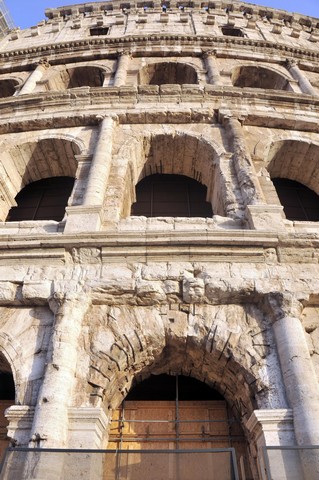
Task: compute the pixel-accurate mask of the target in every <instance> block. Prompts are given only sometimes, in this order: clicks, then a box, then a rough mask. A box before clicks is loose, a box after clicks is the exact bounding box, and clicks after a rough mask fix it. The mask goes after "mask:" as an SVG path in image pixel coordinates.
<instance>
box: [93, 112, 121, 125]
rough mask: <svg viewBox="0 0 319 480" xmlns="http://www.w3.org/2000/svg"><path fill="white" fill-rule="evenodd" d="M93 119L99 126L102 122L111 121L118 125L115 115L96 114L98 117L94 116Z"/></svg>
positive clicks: (117, 118)
mask: <svg viewBox="0 0 319 480" xmlns="http://www.w3.org/2000/svg"><path fill="white" fill-rule="evenodd" d="M95 118H96V119H97V121H98V123H99V124H101V123H102V122H103V121H104V120H113V122H115V123H118V121H119V117H118V115H116V114H111V115H108V114H104V115H103V114H98V115H96V117H95Z"/></svg>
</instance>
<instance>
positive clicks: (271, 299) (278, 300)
mask: <svg viewBox="0 0 319 480" xmlns="http://www.w3.org/2000/svg"><path fill="white" fill-rule="evenodd" d="M268 304H269V307H270V312H271V314H272V316H273V321H274V323H273V329H274V335H275V340H276V345H277V350H278V356H279V361H280V365H281V370H282V375H283V379H284V384H285V389H286V394H287V398H288V403H289V405H290V407H291V409H292V411H293V417H294V429H295V436H296V440H297V444H298V445H299V446H303V445H319V384H318V380H317V376H316V372H315V370H314V366H313V363H312V360H311V357H310V353H309V349H308V345H307V342H306V338H305V332H304V329H303V326H302V324H301V321H300V315H301V309H302V306H301V304H300V303H299V302H297V301H295V300H294V299H293V298H292V297H291V296H290V295H289V294H286V295H285V294H282V293H278V294H270V295H269V296H268ZM302 465H303V470H304V474H305V478H307V480H315V479H317V478H319V455H318V453H309V454H305V455H302Z"/></svg>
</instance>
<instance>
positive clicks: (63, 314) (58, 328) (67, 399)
mask: <svg viewBox="0 0 319 480" xmlns="http://www.w3.org/2000/svg"><path fill="white" fill-rule="evenodd" d="M89 304H90V297H89V295H88V294H86V293H85V292H79V293H70V294H68V293H62V294H60V293H55V294H54V296H53V297H52V298H51V300H50V307H51V309H52V310H53V312H54V314H55V318H54V324H53V328H52V336H51V341H50V347H49V350H48V353H47V364H46V369H45V373H44V379H43V383H42V386H41V389H40V392H39V396H38V401H37V405H36V410H35V415H34V421H33V425H32V430H31V435H32V437H31V446H35V447H45V448H65V447H67V443H68V425H69V419H68V408H69V406H70V405H71V402H72V396H73V392H74V388H75V378H76V375H75V374H76V366H77V357H78V342H79V337H80V333H81V328H82V322H83V319H84V316H85V314H86V312H87V310H88V307H89Z"/></svg>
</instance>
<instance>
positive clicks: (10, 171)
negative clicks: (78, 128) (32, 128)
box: [0, 138, 82, 221]
mask: <svg viewBox="0 0 319 480" xmlns="http://www.w3.org/2000/svg"><path fill="white" fill-rule="evenodd" d="M79 153H80V147H79V145H78V144H77V143H76V142H75V141H70V140H68V139H65V138H44V139H40V140H38V141H37V140H35V141H31V142H26V143H21V144H16V145H15V146H14V147H12V148H10V149H5V150H4V151H3V153H2V155H1V169H2V170H1V172H2V178H3V182H2V187H1V189H0V190H1V195H0V220H1V221H6V219H7V220H9V221H13V218H14V217H13V212H14V211H15V209H14V208H12V207H15V206H16V203H17V202H18V203H19V206H22V203H21V202H20V196H21V197H22V200H23V203H24V205H25V207H26V208H27V207H29V206H31V205H29V204H28V202H29V200H25V198H24V193H25V192H28V191H29V190H30V189H32V188H35V187H36V188H35V189H36V190H38V186H39V188H40V187H42V186H43V185H41V184H37V183H36V182H38V181H40V180H45V179H51V180H50V181H49V184H48V185H50V182H51V187H50V189H51V193H52V191H53V190H54V182H56V184H57V187H56V188H57V189H58V191H59V194H60V195H61V204H62V203H63V206H64V207H65V205H66V203H67V199H68V198H69V196H70V189H69V187H68V185H71V183H72V185H73V182H74V178H75V177H76V171H77V160H76V155H78V154H79ZM63 177H71V179H69V180H63ZM54 178H56V179H57V180H54ZM52 182H53V183H52ZM61 182H62V183H61ZM32 184H34V185H33V186H32ZM24 188H27V189H26V190H25V191H24ZM52 189H53V190H52ZM19 192H20V193H19ZM22 192H23V193H22ZM20 194H21V195H20ZM80 195H82V191H81V192H80V190H77V189H76V187H75V189H74V190H73V192H72V197H71V200H70V201H71V204H72V205H74V204H79V203H81V197H80ZM37 200H39V197H38V198H37ZM56 202H57V203H58V199H57V198H56ZM33 206H34V205H33ZM33 206H32V207H33ZM10 209H12V211H11V212H10V214H9V211H10ZM63 215H64V211H63ZM63 215H62V217H63ZM27 216H28V217H29V218H28V220H30V219H31V218H32V217H33V214H32V215H31V216H29V215H27ZM59 216H60V214H59ZM16 218H18V217H16ZM19 219H20V220H22V218H21V217H20V218H19ZM23 219H26V218H25V216H24V215H23ZM60 219H61V218H60Z"/></svg>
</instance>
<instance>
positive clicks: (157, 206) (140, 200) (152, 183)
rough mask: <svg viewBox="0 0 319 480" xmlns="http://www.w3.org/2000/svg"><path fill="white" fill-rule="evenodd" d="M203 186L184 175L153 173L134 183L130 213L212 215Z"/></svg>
mask: <svg viewBox="0 0 319 480" xmlns="http://www.w3.org/2000/svg"><path fill="white" fill-rule="evenodd" d="M206 195H207V188H206V187H205V186H204V185H202V184H201V183H199V182H197V181H196V180H194V179H192V178H189V177H185V176H184V175H171V174H157V173H156V174H154V175H149V176H148V177H145V178H143V180H141V181H140V182H139V183H138V184H137V185H136V202H135V203H134V204H133V205H132V213H131V214H132V215H143V216H146V217H212V215H213V211H212V207H211V204H210V203H209V202H206Z"/></svg>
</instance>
